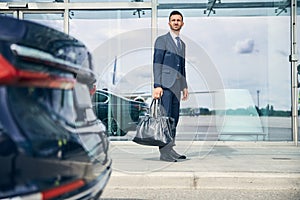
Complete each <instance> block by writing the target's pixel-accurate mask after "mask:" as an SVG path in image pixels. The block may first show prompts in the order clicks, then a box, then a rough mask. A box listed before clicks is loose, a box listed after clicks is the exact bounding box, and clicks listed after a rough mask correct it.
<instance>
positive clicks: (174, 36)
mask: <svg viewBox="0 0 300 200" xmlns="http://www.w3.org/2000/svg"><path fill="white" fill-rule="evenodd" d="M170 34H171V36H172V38H173V39H174V40H176V37H180V35H176V34H175V33H173V31H170Z"/></svg>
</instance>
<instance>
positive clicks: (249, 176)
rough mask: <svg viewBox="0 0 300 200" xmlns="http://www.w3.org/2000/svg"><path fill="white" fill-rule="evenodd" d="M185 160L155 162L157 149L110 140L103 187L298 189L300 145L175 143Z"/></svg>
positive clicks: (214, 142) (281, 143) (157, 153)
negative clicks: (109, 172) (109, 162)
mask: <svg viewBox="0 0 300 200" xmlns="http://www.w3.org/2000/svg"><path fill="white" fill-rule="evenodd" d="M175 149H176V150H177V151H178V152H180V153H184V154H185V155H187V156H188V160H186V161H182V162H176V163H169V162H163V161H160V160H159V152H158V148H157V147H148V146H142V145H138V144H135V143H134V142H132V141H112V142H111V156H112V158H113V165H112V167H113V173H112V176H111V179H110V181H109V183H108V185H107V188H109V189H113V188H116V189H117V188H118V189H122V188H124V189H126V188H160V189H162V188H182V189H239V188H240V189H266V190H268V189H272V190H273V189H295V190H300V147H296V146H295V145H294V143H292V142H291V143H289V142H222V141H209V142H208V141H178V142H177V145H176V147H175Z"/></svg>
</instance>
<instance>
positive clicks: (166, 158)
mask: <svg viewBox="0 0 300 200" xmlns="http://www.w3.org/2000/svg"><path fill="white" fill-rule="evenodd" d="M160 160H162V161H166V162H177V160H176V159H175V158H173V157H172V156H171V155H170V154H167V153H163V154H160Z"/></svg>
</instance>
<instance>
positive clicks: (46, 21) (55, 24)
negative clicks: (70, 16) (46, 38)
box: [23, 13, 64, 32]
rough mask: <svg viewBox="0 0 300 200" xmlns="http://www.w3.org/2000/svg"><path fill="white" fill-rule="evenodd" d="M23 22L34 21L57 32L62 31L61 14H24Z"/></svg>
mask: <svg viewBox="0 0 300 200" xmlns="http://www.w3.org/2000/svg"><path fill="white" fill-rule="evenodd" d="M23 18H24V19H25V20H30V21H34V22H37V23H40V24H43V25H45V26H49V27H51V28H54V29H56V30H59V31H62V32H63V31H64V22H63V20H64V17H63V14H56V13H24V16H23Z"/></svg>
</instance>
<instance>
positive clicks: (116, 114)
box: [92, 90, 149, 136]
mask: <svg viewBox="0 0 300 200" xmlns="http://www.w3.org/2000/svg"><path fill="white" fill-rule="evenodd" d="M92 102H93V107H94V111H95V113H96V116H97V117H98V118H99V119H100V120H101V121H102V122H103V123H104V124H105V126H106V128H107V130H108V131H107V132H108V135H109V136H124V135H126V134H127V132H128V131H135V130H136V126H137V123H138V121H139V117H140V116H144V115H146V114H147V112H148V109H149V105H148V104H147V103H146V102H144V101H142V100H141V101H139V100H133V99H129V98H125V97H122V96H120V95H117V94H115V93H113V92H110V91H107V90H97V91H96V92H95V94H94V95H93V97H92Z"/></svg>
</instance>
